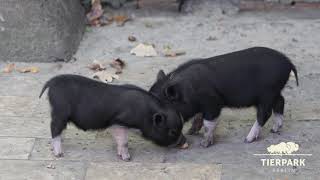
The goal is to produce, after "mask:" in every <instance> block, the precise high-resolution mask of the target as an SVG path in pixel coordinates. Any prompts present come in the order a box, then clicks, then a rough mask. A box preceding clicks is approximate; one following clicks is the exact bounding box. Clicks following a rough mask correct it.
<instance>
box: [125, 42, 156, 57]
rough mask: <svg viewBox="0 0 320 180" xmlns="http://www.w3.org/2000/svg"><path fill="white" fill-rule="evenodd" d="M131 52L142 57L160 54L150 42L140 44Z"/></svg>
mask: <svg viewBox="0 0 320 180" xmlns="http://www.w3.org/2000/svg"><path fill="white" fill-rule="evenodd" d="M130 54H134V55H136V56H140V57H152V56H157V55H158V54H157V52H156V50H155V49H154V47H153V45H149V44H139V45H138V46H136V47H135V48H133V49H132V50H131V51H130Z"/></svg>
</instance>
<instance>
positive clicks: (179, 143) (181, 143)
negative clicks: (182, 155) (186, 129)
mask: <svg viewBox="0 0 320 180" xmlns="http://www.w3.org/2000/svg"><path fill="white" fill-rule="evenodd" d="M176 147H177V148H180V149H187V148H188V147H189V144H188V142H187V139H186V137H185V136H184V135H183V134H181V135H180V137H179V139H178V141H177V146H176Z"/></svg>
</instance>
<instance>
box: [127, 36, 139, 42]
mask: <svg viewBox="0 0 320 180" xmlns="http://www.w3.org/2000/svg"><path fill="white" fill-rule="evenodd" d="M128 40H129V41H131V42H134V41H136V40H137V38H136V37H134V36H129V37H128Z"/></svg>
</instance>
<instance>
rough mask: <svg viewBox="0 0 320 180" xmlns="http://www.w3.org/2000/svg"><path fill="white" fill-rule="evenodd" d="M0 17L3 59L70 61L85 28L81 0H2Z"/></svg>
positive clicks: (0, 50) (1, 54)
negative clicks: (57, 59)
mask: <svg viewBox="0 0 320 180" xmlns="http://www.w3.org/2000/svg"><path fill="white" fill-rule="evenodd" d="M0 17H1V18H0V39H1V41H0V61H20V62H21V61H23V62H31V61H38V62H49V61H54V60H55V59H56V58H59V59H65V60H66V61H68V60H70V58H71V57H72V55H73V54H74V52H75V51H76V50H77V48H78V46H79V43H80V40H81V38H82V35H83V32H84V29H85V13H84V9H83V7H82V6H81V4H80V1H79V0H68V1H64V0H56V1H47V0H38V1H20V0H3V1H1V6H0Z"/></svg>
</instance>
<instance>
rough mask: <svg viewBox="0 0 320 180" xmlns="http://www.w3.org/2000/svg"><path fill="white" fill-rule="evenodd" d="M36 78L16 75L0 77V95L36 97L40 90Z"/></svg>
mask: <svg viewBox="0 0 320 180" xmlns="http://www.w3.org/2000/svg"><path fill="white" fill-rule="evenodd" d="M36 76H37V75H34V76H26V75H18V74H11V75H6V76H0V86H1V89H0V95H1V96H31V97H36V95H37V94H38V93H39V92H40V88H41V84H40V83H39V81H38V80H37V79H36V78H37V77H36Z"/></svg>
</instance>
